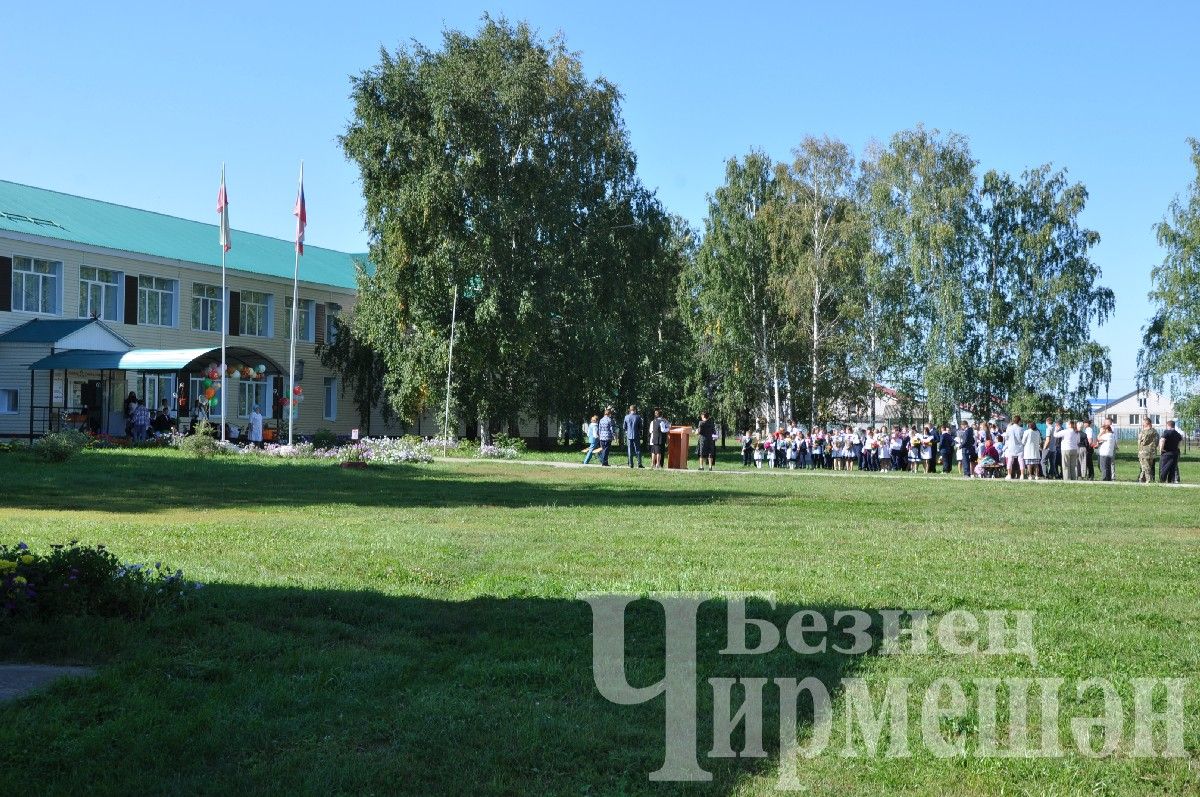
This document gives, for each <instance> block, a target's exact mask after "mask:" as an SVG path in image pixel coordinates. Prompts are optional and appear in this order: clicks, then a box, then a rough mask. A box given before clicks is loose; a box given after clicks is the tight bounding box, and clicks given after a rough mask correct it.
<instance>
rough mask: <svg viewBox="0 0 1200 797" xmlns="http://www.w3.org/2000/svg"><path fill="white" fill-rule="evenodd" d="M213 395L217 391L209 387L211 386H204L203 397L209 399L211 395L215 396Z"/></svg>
mask: <svg viewBox="0 0 1200 797" xmlns="http://www.w3.org/2000/svg"><path fill="white" fill-rule="evenodd" d="M215 395H217V391H216V389H214V388H211V387H210V388H206V389H205V391H204V397H205V398H206V399H211V398H212V397H213V396H215Z"/></svg>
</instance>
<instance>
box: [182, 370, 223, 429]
mask: <svg viewBox="0 0 1200 797" xmlns="http://www.w3.org/2000/svg"><path fill="white" fill-rule="evenodd" d="M206 378H207V377H205V376H203V375H201V376H192V377H191V379H189V380H188V395H189V396H191V397H192V411H193V412H195V413H196V414H198V415H199V416H200V418H202V419H203V418H204V408H207V410H208V417H209V419H210V420H211V421H212V422H213V423H214V424H217V425H220V423H221V383H220V380H218V381H217V382H215V383H214V384H213V387H215V388H216V389H217V390H216V392H215V393H214V394H213V398H215V399H216V400H217V403H216V404H215V405H213V404H210V403H209V399H207V398H205V396H204V391H205V387H204V380H205V379H206ZM225 384H226V385H228V384H229V380H228V379H226V380H225ZM197 404H199V405H202V406H201V408H199V409H198V408H197Z"/></svg>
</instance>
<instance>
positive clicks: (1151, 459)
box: [1138, 418, 1158, 483]
mask: <svg viewBox="0 0 1200 797" xmlns="http://www.w3.org/2000/svg"><path fill="white" fill-rule="evenodd" d="M1157 459H1158V432H1157V431H1155V429H1154V426H1153V425H1152V424H1151V423H1150V419H1149V418H1146V419H1144V420H1143V421H1142V430H1141V431H1140V432H1138V465H1139V466H1141V473H1139V474H1138V481H1140V482H1150V483H1153V482H1154V465H1155V460H1157Z"/></svg>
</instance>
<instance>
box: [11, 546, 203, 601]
mask: <svg viewBox="0 0 1200 797" xmlns="http://www.w3.org/2000/svg"><path fill="white" fill-rule="evenodd" d="M199 588H200V585H199V584H197V583H195V582H192V581H187V580H185V579H184V577H183V571H182V570H176V571H174V572H171V569H170V568H168V567H165V566H164V565H163V564H162V563H161V562H158V563H156V564H155V565H154V566H153V567H151V566H149V565H142V564H122V563H121V560H119V559H118V558H117V557H116V556H114V555H113V554H112V553H111V552H110V551H108V550H107V549H105V547H104V546H103V545H96V546H82V545H80V544H79V543H78V542H77V541H74V540H72V541H71V543H70V544H68V545H54V546H51V551H50V553H48V554H35V553H34V552H33V551H31V550H30V549H29V546H27V545H26V544H25V543H23V542H21V543H17V545H16V546H13V547H9V546H7V545H0V619H4V618H9V617H31V618H37V619H46V618H51V617H58V616H62V615H89V614H90V615H106V616H118V617H129V618H140V617H145V616H146V615H148V614H149V613H150V612H152V611H154V610H155V609H156V608H159V607H161V606H184V605H187V604H188V603H189V602H190V600H191V599H192V596H193V595H194V594H195V592H196V590H197V589H199Z"/></svg>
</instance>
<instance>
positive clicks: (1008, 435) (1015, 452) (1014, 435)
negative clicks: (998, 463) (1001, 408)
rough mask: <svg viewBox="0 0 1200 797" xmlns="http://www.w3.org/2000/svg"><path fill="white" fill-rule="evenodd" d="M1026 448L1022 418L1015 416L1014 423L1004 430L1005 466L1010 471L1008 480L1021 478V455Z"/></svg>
mask: <svg viewBox="0 0 1200 797" xmlns="http://www.w3.org/2000/svg"><path fill="white" fill-rule="evenodd" d="M1024 446H1025V427H1024V426H1022V425H1021V416H1020V415H1014V416H1013V419H1012V423H1010V424H1009V425H1008V427H1007V428H1005V430H1004V464H1005V466H1006V467H1007V469H1008V475H1007V476H1005V477H1004V478H1006V479H1019V478H1021V454H1022V451H1023V449H1024Z"/></svg>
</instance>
